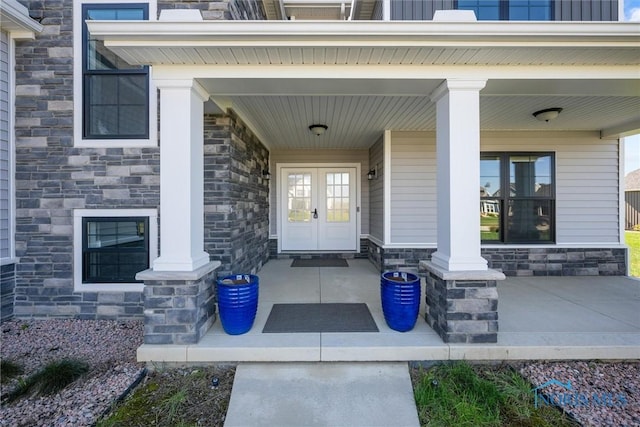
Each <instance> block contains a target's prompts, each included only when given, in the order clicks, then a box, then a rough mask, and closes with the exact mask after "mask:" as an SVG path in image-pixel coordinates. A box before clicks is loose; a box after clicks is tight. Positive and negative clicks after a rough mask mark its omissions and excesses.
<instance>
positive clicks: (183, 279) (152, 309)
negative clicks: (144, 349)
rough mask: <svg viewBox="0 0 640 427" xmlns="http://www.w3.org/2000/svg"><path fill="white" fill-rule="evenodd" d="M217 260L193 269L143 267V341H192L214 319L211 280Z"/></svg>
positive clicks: (193, 342) (188, 342)
mask: <svg viewBox="0 0 640 427" xmlns="http://www.w3.org/2000/svg"><path fill="white" fill-rule="evenodd" d="M218 267H220V261H211V262H209V263H207V264H205V265H204V266H202V267H200V268H198V269H197V270H195V271H153V270H145V271H141V272H140V273H138V274H137V275H136V279H137V280H144V285H145V286H144V343H145V344H196V343H197V342H198V341H199V340H200V338H202V336H203V335H204V334H205V333H206V332H207V331H208V330H209V328H210V327H211V325H213V323H214V322H215V319H216V306H215V302H216V301H215V279H216V269H217V268H218Z"/></svg>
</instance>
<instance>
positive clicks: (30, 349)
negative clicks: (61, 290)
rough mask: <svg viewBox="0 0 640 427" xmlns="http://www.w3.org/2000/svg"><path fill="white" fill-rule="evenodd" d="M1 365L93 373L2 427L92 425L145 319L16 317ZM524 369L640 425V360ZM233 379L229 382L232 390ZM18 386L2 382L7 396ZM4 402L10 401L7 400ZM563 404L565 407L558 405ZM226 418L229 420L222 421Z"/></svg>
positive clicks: (11, 412) (607, 415)
mask: <svg viewBox="0 0 640 427" xmlns="http://www.w3.org/2000/svg"><path fill="white" fill-rule="evenodd" d="M1 330H2V346H1V348H0V356H1V357H2V360H11V361H14V362H17V363H18V364H20V365H21V366H23V368H24V369H25V372H24V375H25V376H26V375H29V374H31V373H34V372H36V371H37V370H38V369H40V368H42V367H43V366H44V365H45V364H47V363H48V362H51V361H54V360H60V359H64V358H76V359H80V360H83V361H85V362H87V363H89V364H90V366H91V371H90V373H89V374H88V375H87V376H86V377H84V378H83V379H81V380H79V381H76V382H75V383H73V384H71V385H70V386H68V387H67V388H65V389H64V390H63V391H62V392H61V393H59V394H57V395H54V396H48V397H47V396H41V397H38V396H36V397H26V398H23V399H20V400H18V401H16V402H14V403H11V404H7V403H6V402H3V404H2V407H0V426H3V427H4V426H74V427H76V426H91V425H94V424H95V422H96V420H97V419H98V418H99V417H100V416H101V415H102V414H103V413H105V411H107V410H108V409H109V408H110V407H111V405H112V404H113V403H114V402H115V401H116V399H117V398H119V397H120V396H122V394H123V393H125V391H126V390H128V389H129V388H130V387H131V386H132V384H134V383H135V382H136V380H137V379H139V378H140V377H141V376H142V375H143V374H144V365H143V364H140V363H137V362H136V349H137V347H138V346H140V345H141V344H142V335H143V325H142V322H140V321H127V322H122V321H106V320H99V321H90V320H13V321H9V322H5V323H3V324H2V325H1ZM520 372H521V373H522V374H523V375H524V376H525V377H526V378H527V379H528V380H529V381H530V382H531V383H532V384H534V385H535V386H536V387H540V386H542V385H544V384H546V383H548V382H549V381H550V380H556V381H558V382H560V383H563V384H565V386H566V384H567V382H570V386H571V389H570V390H569V389H568V388H567V387H565V386H560V385H557V384H556V385H549V386H546V387H544V389H541V391H542V392H544V393H545V395H546V396H547V399H553V400H554V402H555V403H560V406H561V407H563V408H564V409H565V410H566V411H567V412H569V413H570V414H571V415H572V416H573V417H574V418H575V419H576V420H577V421H578V422H580V423H581V424H583V425H585V426H640V363H639V362H638V361H632V362H627V363H603V362H583V361H577V362H575V361H574V362H527V363H523V364H522V365H520ZM230 384H231V382H229V385H230ZM14 385H15V381H14V382H13V383H8V384H3V385H2V388H1V393H2V396H3V397H4V396H5V395H6V393H8V392H9V391H10V389H11V388H12V387H13V386H14ZM3 400H4V399H3ZM559 400H563V401H564V404H562V403H561V402H559ZM222 419H223V418H222Z"/></svg>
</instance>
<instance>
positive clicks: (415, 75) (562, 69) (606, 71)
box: [115, 49, 638, 80]
mask: <svg viewBox="0 0 640 427" xmlns="http://www.w3.org/2000/svg"><path fill="white" fill-rule="evenodd" d="M115 51H116V53H118V51H117V49H116V50H115ZM125 59H127V60H133V58H129V57H126V58H125ZM130 63H131V62H130ZM153 75H154V78H158V79H170V78H180V77H181V76H185V75H189V76H192V77H194V78H197V79H199V78H203V79H206V78H243V79H246V78H256V79H285V78H292V79H302V78H312V79H388V78H389V76H393V79H397V80H402V79H439V80H442V79H469V78H471V79H477V78H481V79H510V80H517V79H523V80H528V79H578V80H580V79H597V80H600V79H637V78H638V66H637V65H619V66H612V65H593V66H588V65H587V66H579V65H576V66H562V65H548V66H535V65H531V66H529V65H522V66H515V65H514V66H508V67H506V66H497V65H496V66H492V65H478V66H473V65H469V66H456V65H430V66H428V67H425V66H407V65H312V66H301V65H269V66H256V65H222V66H219V67H211V66H210V65H183V64H178V65H154V69H153Z"/></svg>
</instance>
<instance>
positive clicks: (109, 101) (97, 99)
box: [82, 4, 149, 139]
mask: <svg viewBox="0 0 640 427" xmlns="http://www.w3.org/2000/svg"><path fill="white" fill-rule="evenodd" d="M82 16H83V18H84V20H85V21H86V20H146V19H148V6H147V5H146V4H85V5H83V7H82ZM82 28H83V30H82V36H83V38H82V39H83V46H82V47H83V54H82V74H83V89H82V90H83V126H82V129H83V137H84V138H87V139H146V138H148V137H149V67H146V66H139V65H131V64H128V63H127V62H126V61H124V60H123V59H121V58H119V57H118V56H116V55H115V54H114V53H113V52H111V51H110V50H108V49H107V48H105V46H104V43H103V42H102V41H100V40H96V39H94V38H92V37H91V36H90V34H89V32H88V30H87V25H86V24H83V26H82Z"/></svg>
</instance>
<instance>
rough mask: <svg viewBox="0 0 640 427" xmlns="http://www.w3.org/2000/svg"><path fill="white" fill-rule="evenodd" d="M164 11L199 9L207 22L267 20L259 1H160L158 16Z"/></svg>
mask: <svg viewBox="0 0 640 427" xmlns="http://www.w3.org/2000/svg"><path fill="white" fill-rule="evenodd" d="M163 9H199V10H200V12H201V13H202V18H203V19H204V20H205V21H209V20H224V19H226V20H264V19H266V15H265V13H264V10H263V8H262V2H261V1H258V0H218V1H206V0H179V1H164V0H159V1H158V14H159V13H160V11H161V10H163Z"/></svg>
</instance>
